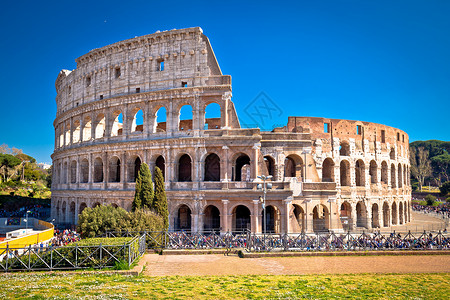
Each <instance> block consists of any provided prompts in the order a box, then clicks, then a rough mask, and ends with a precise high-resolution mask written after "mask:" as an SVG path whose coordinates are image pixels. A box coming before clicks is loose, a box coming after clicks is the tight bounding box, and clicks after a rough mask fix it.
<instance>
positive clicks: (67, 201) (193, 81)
mask: <svg viewBox="0 0 450 300" xmlns="http://www.w3.org/2000/svg"><path fill="white" fill-rule="evenodd" d="M76 62H77V68H76V69H75V70H73V71H68V70H62V71H61V72H60V74H59V76H58V78H57V80H56V90H57V97H56V103H57V115H56V118H55V121H54V127H55V151H54V153H53V155H52V159H53V166H54V170H53V182H52V216H53V218H55V219H56V220H57V221H58V222H60V223H71V224H75V223H77V218H78V214H79V213H81V211H82V210H83V209H84V208H86V207H95V206H97V205H109V204H111V205H114V206H120V207H123V208H125V209H128V210H130V209H131V203H132V200H133V195H134V187H135V179H136V176H137V172H138V170H139V167H140V164H141V163H142V162H146V163H147V164H149V166H150V168H151V170H152V171H153V170H154V168H155V167H156V166H158V167H159V168H160V169H161V170H162V171H163V173H164V176H165V180H166V190H167V198H168V202H169V214H170V215H169V221H170V229H171V230H181V229H183V230H192V231H203V230H220V231H222V232H226V231H237V230H242V229H250V230H251V231H253V232H262V231H263V228H264V226H263V222H264V221H263V220H264V219H263V207H262V205H261V202H260V197H261V196H262V195H263V193H262V191H261V189H260V186H259V184H260V183H261V182H262V181H261V179H260V178H259V177H261V176H266V177H268V176H272V178H271V179H269V181H271V183H272V188H271V189H269V190H268V192H267V196H266V212H267V220H266V227H267V230H268V231H272V232H280V233H284V232H288V233H290V232H301V231H305V232H314V231H327V230H333V231H344V230H352V229H355V228H365V229H372V228H383V227H389V226H391V225H399V224H404V223H407V222H410V219H411V187H410V185H409V180H408V178H409V172H410V165H409V151H408V147H409V146H408V142H409V141H408V135H407V134H406V133H405V132H403V131H401V130H399V129H396V128H392V127H389V126H385V125H380V124H375V123H369V122H361V121H349V120H337V119H327V118H311V117H289V119H288V122H287V124H286V126H281V127H279V128H275V129H274V130H272V131H270V132H264V131H261V130H260V129H258V128H253V129H243V128H241V126H240V123H239V120H238V117H237V113H236V110H235V107H234V104H233V102H232V100H231V98H232V93H231V76H229V75H223V74H222V72H221V70H220V67H219V64H218V62H217V60H216V57H215V55H214V52H213V50H212V47H211V45H210V42H209V40H208V38H207V37H206V36H205V35H204V34H203V32H202V30H201V29H200V28H198V27H196V28H187V29H181V30H171V31H165V32H159V33H155V34H150V35H146V36H142V37H136V38H133V39H129V40H125V41H121V42H118V43H115V44H112V45H109V46H105V47H103V48H99V49H95V50H92V51H90V52H89V53H87V54H85V55H83V56H81V57H79V58H78V59H76ZM249 76H251V73H250V71H249ZM210 105H218V106H220V117H219V118H208V119H207V118H205V112H206V111H207V110H208V109H209V108H210V107H211V106H210ZM186 106H189V107H190V109H191V110H192V115H193V118H192V119H190V120H182V119H181V118H180V111H181V109H182V107H186ZM161 114H165V115H166V121H165V122H158V121H157V116H158V115H161ZM139 115H142V116H143V122H141V123H140V122H139V118H138V116H139ZM258 176H259V177H258Z"/></svg>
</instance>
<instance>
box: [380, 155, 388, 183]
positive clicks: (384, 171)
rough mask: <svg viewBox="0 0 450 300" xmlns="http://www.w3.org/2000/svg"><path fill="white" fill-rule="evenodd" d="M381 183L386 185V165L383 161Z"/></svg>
mask: <svg viewBox="0 0 450 300" xmlns="http://www.w3.org/2000/svg"><path fill="white" fill-rule="evenodd" d="M381 183H383V184H388V165H387V163H386V162H385V161H384V160H383V161H382V162H381Z"/></svg>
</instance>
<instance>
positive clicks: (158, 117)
mask: <svg viewBox="0 0 450 300" xmlns="http://www.w3.org/2000/svg"><path fill="white" fill-rule="evenodd" d="M154 117H155V122H154V124H153V130H152V132H154V133H155V132H165V131H166V130H167V110H166V108H165V107H164V106H161V107H159V108H158V110H157V111H155V115H154Z"/></svg>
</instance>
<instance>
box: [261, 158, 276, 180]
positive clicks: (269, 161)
mask: <svg viewBox="0 0 450 300" xmlns="http://www.w3.org/2000/svg"><path fill="white" fill-rule="evenodd" d="M264 164H265V166H266V169H267V174H268V175H270V176H273V177H275V160H274V159H273V158H272V157H271V156H269V155H266V156H264Z"/></svg>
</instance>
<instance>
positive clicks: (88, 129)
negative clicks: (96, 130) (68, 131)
mask: <svg viewBox="0 0 450 300" xmlns="http://www.w3.org/2000/svg"><path fill="white" fill-rule="evenodd" d="M91 133H92V122H91V117H89V116H87V117H86V118H84V126H83V142H86V141H89V140H90V139H91V138H92V136H91Z"/></svg>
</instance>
